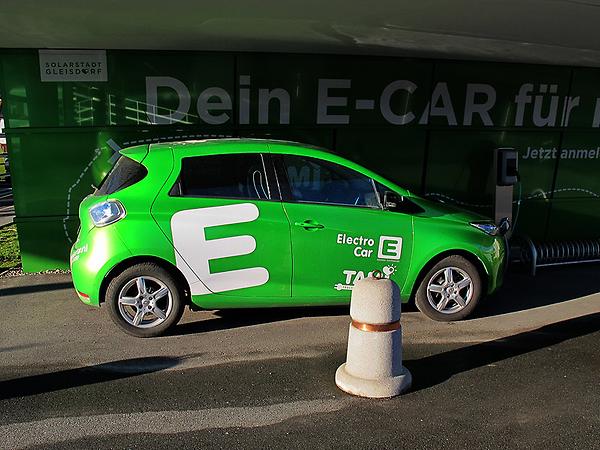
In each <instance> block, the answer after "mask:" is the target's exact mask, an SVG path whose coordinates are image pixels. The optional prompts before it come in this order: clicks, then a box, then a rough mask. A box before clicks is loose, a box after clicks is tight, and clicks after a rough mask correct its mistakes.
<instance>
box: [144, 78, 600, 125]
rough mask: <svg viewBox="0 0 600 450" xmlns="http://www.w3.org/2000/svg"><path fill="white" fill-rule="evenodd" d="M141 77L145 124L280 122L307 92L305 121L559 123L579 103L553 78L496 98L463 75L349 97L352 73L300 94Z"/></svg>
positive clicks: (599, 117) (594, 111)
mask: <svg viewBox="0 0 600 450" xmlns="http://www.w3.org/2000/svg"><path fill="white" fill-rule="evenodd" d="M145 80H146V105H147V109H146V112H147V114H148V120H149V122H150V123H151V124H172V123H186V122H188V121H189V120H190V119H193V120H195V121H201V122H203V123H206V124H210V125H223V124H227V123H232V122H235V121H237V123H239V124H240V125H245V124H250V123H253V124H254V123H258V124H259V125H263V124H264V125H266V124H279V125H287V124H290V120H291V119H290V118H291V117H292V114H293V112H294V101H293V100H294V99H295V100H296V101H299V102H303V103H304V104H305V103H306V96H307V95H308V97H309V98H310V99H311V101H312V102H314V117H315V119H314V122H313V123H315V124H317V125H351V124H352V114H353V113H354V112H356V111H361V112H367V113H369V114H374V115H378V116H379V119H380V120H381V119H383V121H384V123H387V124H390V125H427V124H429V123H431V121H432V120H437V121H440V120H441V121H442V122H441V124H443V125H447V126H472V125H479V126H485V127H494V126H509V127H523V126H532V127H566V126H568V125H569V121H570V119H571V116H572V114H573V112H574V111H577V109H578V108H580V107H581V105H582V98H581V97H580V96H569V95H560V94H559V92H561V91H560V90H559V85H558V84H551V83H550V84H542V83H523V84H521V85H520V86H518V87H517V88H516V89H515V91H514V92H513V93H512V95H509V96H508V97H507V96H506V95H505V93H503V95H502V97H501V98H502V101H501V102H499V101H498V97H499V96H498V92H497V89H496V88H495V87H494V86H493V85H492V84H486V83H464V84H463V85H462V86H461V87H460V88H455V87H453V86H450V85H449V83H447V82H437V83H435V84H434V85H433V87H432V89H431V93H430V95H426V93H424V92H423V91H425V90H426V91H427V92H429V89H430V86H429V84H428V85H427V86H426V87H422V86H419V84H418V83H417V82H415V81H411V80H404V79H399V80H394V81H391V82H390V83H389V84H387V85H386V86H385V87H384V88H383V89H382V90H381V92H379V93H376V95H372V96H368V97H366V98H356V94H354V92H353V80H352V79H350V78H318V79H317V81H316V83H315V86H316V90H315V92H313V93H310V92H309V93H304V94H303V96H302V97H300V96H297V95H296V94H294V95H291V94H290V91H289V90H288V89H285V88H281V87H279V88H277V87H276V88H262V87H254V86H252V83H251V76H250V75H241V76H240V77H239V80H238V81H239V88H238V89H237V92H236V93H235V94H236V97H235V98H236V100H237V101H235V102H234V96H233V95H232V93H230V92H228V91H227V90H226V89H224V88H222V87H218V86H211V87H207V88H205V89H203V90H202V91H200V93H199V94H197V95H196V96H195V97H194V96H193V95H192V94H191V92H190V89H188V87H187V86H186V84H185V83H184V82H183V81H181V80H179V79H177V78H175V77H170V76H148V77H146V78H145ZM417 95H419V96H421V97H422V96H423V95H426V101H425V102H418V101H413V97H414V96H417ZM174 97H175V99H176V101H175V103H176V106H173V98H174ZM165 99H167V101H165ZM254 102H256V104H253V103H254ZM586 102H587V103H588V105H587V106H586V108H585V111H586V113H587V114H588V116H589V117H587V118H586V119H585V120H584V123H585V124H587V125H585V126H587V127H591V128H599V127H600V97H599V98H591V99H590V98H587V99H586ZM302 109H306V106H302ZM498 109H501V111H498ZM253 114H254V115H255V116H253V117H251V116H252V115H253ZM234 115H235V117H234ZM499 116H501V117H502V121H503V123H502V124H498V123H494V119H493V117H499ZM292 122H293V121H292Z"/></svg>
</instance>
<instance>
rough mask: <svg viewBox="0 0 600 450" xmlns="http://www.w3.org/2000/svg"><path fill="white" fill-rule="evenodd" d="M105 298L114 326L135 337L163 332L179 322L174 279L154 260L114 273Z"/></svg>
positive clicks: (180, 300)
mask: <svg viewBox="0 0 600 450" xmlns="http://www.w3.org/2000/svg"><path fill="white" fill-rule="evenodd" d="M106 302H107V303H108V305H109V311H110V316H111V318H112V319H113V321H114V322H115V323H116V324H117V326H118V327H119V328H121V329H122V330H123V331H125V332H126V333H128V334H131V335H133V336H137V337H154V336H160V335H162V334H164V333H165V332H166V331H167V330H168V329H169V328H171V327H172V326H174V325H175V324H176V323H177V322H179V319H180V318H181V315H182V314H183V308H184V301H183V296H182V294H181V290H180V288H179V286H178V285H177V282H176V281H175V279H174V278H173V276H171V274H170V273H169V272H168V271H166V270H165V269H163V268H162V267H160V266H159V265H157V264H154V263H140V264H136V265H134V266H131V267H129V268H127V269H125V270H124V271H123V272H121V273H120V274H119V275H117V276H116V277H114V278H113V279H112V280H111V281H110V283H109V285H108V288H107V289H106Z"/></svg>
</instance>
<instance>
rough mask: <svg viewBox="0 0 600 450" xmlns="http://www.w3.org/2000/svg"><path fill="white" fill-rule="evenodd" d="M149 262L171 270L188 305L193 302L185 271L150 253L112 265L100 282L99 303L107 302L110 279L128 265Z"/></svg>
mask: <svg viewBox="0 0 600 450" xmlns="http://www.w3.org/2000/svg"><path fill="white" fill-rule="evenodd" d="M147 262H151V263H154V264H157V265H158V266H160V267H162V268H163V269H165V270H166V271H167V272H169V274H171V275H172V276H173V278H175V280H176V281H177V284H178V285H179V286H181V289H182V294H183V298H184V301H185V303H186V304H188V305H190V304H191V300H192V297H191V289H190V285H189V283H188V282H187V280H186V278H185V277H184V276H183V273H181V271H180V270H179V269H178V268H177V266H175V265H174V264H172V263H171V262H169V261H167V260H166V259H163V258H160V257H158V256H150V255H141V256H132V257H130V258H127V259H124V260H123V261H120V262H119V263H118V264H116V265H115V266H114V267H112V268H111V269H110V270H109V271H108V273H107V274H106V275H105V277H104V278H103V279H102V282H101V283H100V290H99V299H98V301H99V303H100V304H102V303H104V302H105V298H104V297H105V295H106V289H107V288H108V285H109V283H110V281H111V280H112V279H113V278H114V277H116V276H117V275H118V274H119V273H121V272H122V271H123V270H125V269H127V268H128V267H131V266H133V265H135V264H140V263H147Z"/></svg>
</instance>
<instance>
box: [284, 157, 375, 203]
mask: <svg viewBox="0 0 600 450" xmlns="http://www.w3.org/2000/svg"><path fill="white" fill-rule="evenodd" d="M280 161H281V163H282V165H283V171H284V173H285V175H286V176H287V181H288V184H289V193H288V195H289V197H290V198H289V200H292V201H297V202H308V203H328V204H332V205H347V206H362V207H369V208H381V203H380V201H379V196H378V194H377V192H376V190H375V184H374V182H373V180H372V179H371V178H369V177H367V176H365V175H363V174H361V173H359V172H356V171H355V170H352V169H349V168H347V167H344V166H341V165H339V164H335V163H332V162H329V161H325V160H321V159H317V158H309V157H304V156H296V155H282V156H281V158H280Z"/></svg>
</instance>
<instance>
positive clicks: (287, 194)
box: [273, 154, 413, 303]
mask: <svg viewBox="0 0 600 450" xmlns="http://www.w3.org/2000/svg"><path fill="white" fill-rule="evenodd" d="M273 158H274V160H275V162H276V167H277V174H278V178H279V180H280V185H281V186H282V188H281V191H282V196H283V201H284V203H283V207H284V209H285V211H286V213H287V215H288V218H289V220H290V224H291V239H292V257H293V278H292V296H293V297H294V298H296V297H298V298H312V299H313V301H314V302H317V303H318V302H327V301H329V299H339V300H340V301H345V300H346V299H347V298H348V297H349V294H350V290H351V289H352V287H353V285H354V283H355V282H356V281H358V280H360V279H362V278H364V277H365V276H368V275H369V273H371V272H373V271H374V270H378V271H381V273H382V274H383V276H385V277H389V278H391V279H392V280H394V281H395V282H396V283H398V285H399V286H400V287H402V285H403V283H404V281H405V279H406V276H407V273H408V269H409V265H410V259H411V253H412V242H413V227H412V216H411V215H409V214H403V213H399V212H392V211H385V210H383V208H382V206H381V202H380V196H379V195H378V192H377V189H376V184H375V182H374V181H373V180H372V179H371V178H370V177H368V176H366V175H363V174H361V173H359V172H357V171H355V170H352V169H350V168H347V167H345V166H342V165H339V164H336V163H333V162H330V161H326V160H323V159H317V158H312V157H305V156H296V155H286V154H281V155H273Z"/></svg>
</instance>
